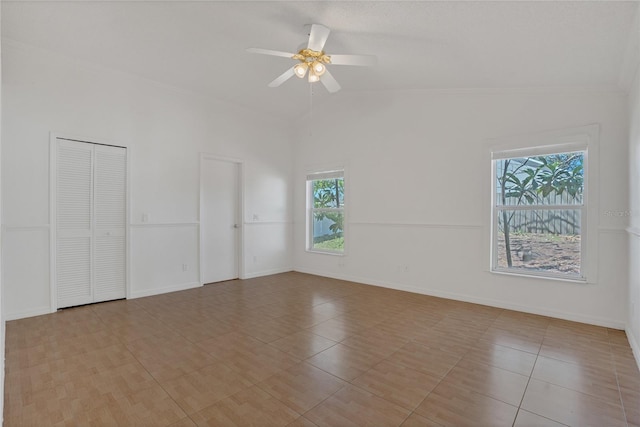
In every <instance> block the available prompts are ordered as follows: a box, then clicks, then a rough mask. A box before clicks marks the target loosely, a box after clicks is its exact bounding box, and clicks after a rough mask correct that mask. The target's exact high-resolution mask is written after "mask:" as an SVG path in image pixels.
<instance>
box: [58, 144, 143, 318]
mask: <svg viewBox="0 0 640 427" xmlns="http://www.w3.org/2000/svg"><path fill="white" fill-rule="evenodd" d="M58 139H63V140H69V141H75V142H82V143H87V144H95V145H108V146H112V147H121V148H124V149H126V150H127V154H126V157H125V158H126V169H125V171H126V174H127V176H126V180H125V204H126V208H125V297H126V299H129V298H131V286H130V271H131V263H130V259H129V258H130V256H129V254H130V253H131V239H130V236H131V226H130V220H129V218H130V210H131V199H130V195H131V192H130V186H131V185H130V184H131V154H132V153H131V148H130V147H129V144H126V143H122V142H114V141H109V140H105V139H104V138H94V137H87V136H80V135H73V134H69V133H63V132H50V133H49V285H50V286H49V292H50V312H51V313H55V312H56V311H58V285H57V283H56V277H57V275H56V274H57V271H56V252H57V248H56V243H57V214H56V202H57V186H56V173H57V167H58V165H57V160H56V157H57V155H56V153H57V144H58Z"/></svg>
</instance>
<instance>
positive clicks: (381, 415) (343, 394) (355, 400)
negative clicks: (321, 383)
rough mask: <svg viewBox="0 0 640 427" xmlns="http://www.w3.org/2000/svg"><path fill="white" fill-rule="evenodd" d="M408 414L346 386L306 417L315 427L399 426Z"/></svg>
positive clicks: (405, 410) (381, 400) (370, 395)
mask: <svg viewBox="0 0 640 427" xmlns="http://www.w3.org/2000/svg"><path fill="white" fill-rule="evenodd" d="M409 413H410V411H409V410H407V409H403V408H401V407H399V406H397V405H394V404H392V403H390V402H388V401H386V400H384V399H381V398H379V397H377V396H375V395H373V394H371V393H368V392H366V391H364V390H361V389H359V388H357V387H353V386H348V387H345V388H343V389H342V390H340V391H338V392H337V393H335V394H334V395H332V396H331V397H329V398H328V399H327V400H325V401H324V402H322V403H321V404H320V405H318V406H316V407H315V408H313V409H312V410H310V411H309V412H307V413H306V414H304V416H305V418H308V419H309V420H311V421H312V422H314V423H315V424H317V425H318V426H319V427H323V426H327V427H330V426H331V427H333V426H345V427H346V426H378V427H385V426H399V425H400V424H402V422H403V421H404V420H405V419H406V418H407V417H408V416H409Z"/></svg>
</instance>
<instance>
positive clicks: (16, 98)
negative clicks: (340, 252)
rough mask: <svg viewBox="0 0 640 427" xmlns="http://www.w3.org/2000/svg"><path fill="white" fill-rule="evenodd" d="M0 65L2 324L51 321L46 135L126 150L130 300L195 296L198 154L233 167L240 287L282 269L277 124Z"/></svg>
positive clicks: (33, 66)
mask: <svg viewBox="0 0 640 427" xmlns="http://www.w3.org/2000/svg"><path fill="white" fill-rule="evenodd" d="M2 56H3V64H4V65H3V66H4V72H3V75H2V86H3V92H2V98H3V103H4V109H3V111H2V118H3V122H4V123H5V126H3V128H2V141H3V151H4V152H3V157H2V183H3V189H2V190H3V199H4V202H3V257H4V266H5V268H4V271H3V275H4V280H3V287H4V290H5V315H6V317H7V318H9V319H13V318H19V317H25V316H30V315H36V314H41V313H45V312H49V311H50V310H51V307H50V294H49V289H50V285H49V204H48V200H49V199H48V198H49V132H50V131H57V132H66V133H69V134H72V135H83V136H87V137H94V138H99V139H104V140H109V141H114V142H116V143H121V144H125V145H127V146H128V148H129V151H128V153H129V159H130V162H131V168H130V170H131V176H130V223H131V224H132V227H131V229H130V232H131V233H130V240H131V242H130V250H131V254H130V255H131V256H130V260H131V263H130V288H129V291H130V295H131V296H132V297H137V296H143V295H151V294H155V293H161V292H167V291H171V290H178V289H184V288H188V287H191V286H197V285H199V277H198V234H199V231H198V230H199V228H198V221H199V218H198V212H199V208H198V204H199V153H201V152H206V153H211V154H213V155H217V156H222V157H233V158H238V159H242V160H243V161H244V181H245V188H244V205H245V213H244V216H245V218H244V220H245V225H246V227H245V232H244V244H245V263H244V267H245V269H244V275H245V276H247V277H252V276H257V275H262V274H268V273H272V272H279V271H288V270H290V269H291V268H292V265H291V239H292V225H291V224H292V221H291V209H292V205H291V197H292V190H291V188H290V183H291V169H292V155H291V151H292V149H291V140H292V137H291V135H290V134H289V133H288V131H286V130H285V129H287V126H285V123H284V122H280V121H278V120H276V119H271V118H269V117H265V116H264V114H255V113H252V112H251V111H247V110H244V109H240V108H236V107H235V106H233V105H229V104H226V103H222V102H217V101H214V100H210V99H205V98H201V97H199V96H197V95H194V94H188V93H184V92H181V91H178V90H176V89H173V88H170V87H166V86H163V85H160V84H157V83H154V82H150V81H147V80H143V79H140V78H137V77H134V76H130V75H126V74H122V73H119V72H116V71H112V70H106V69H102V68H98V67H96V66H93V65H89V64H85V63H81V62H78V61H76V60H72V59H68V58H65V57H62V56H59V55H57V54H54V53H51V52H46V51H42V50H39V49H36V48H32V47H28V46H24V45H21V44H18V43H14V42H10V41H6V40H5V41H4V42H3V49H2ZM143 215H146V216H147V218H148V220H147V221H146V222H144V223H143V222H142V221H143V219H142V218H143ZM254 215H257V216H258V218H259V220H258V221H254ZM254 260H255V261H254ZM182 264H188V266H189V268H188V271H186V272H183V271H182Z"/></svg>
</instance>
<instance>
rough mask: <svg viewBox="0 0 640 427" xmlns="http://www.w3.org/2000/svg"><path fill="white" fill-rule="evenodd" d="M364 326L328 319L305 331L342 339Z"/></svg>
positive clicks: (337, 339) (359, 330)
mask: <svg viewBox="0 0 640 427" xmlns="http://www.w3.org/2000/svg"><path fill="white" fill-rule="evenodd" d="M365 329H366V328H365V327H363V326H359V325H356V324H353V323H350V322H349V321H346V320H338V319H329V320H326V321H324V322H322V323H318V324H317V325H314V326H312V327H310V328H308V329H307V331H309V332H311V333H314V334H316V335H321V336H323V337H325V338H329V339H330V340H333V341H342V340H343V339H345V338H347V337H350V336H352V335H355V334H357V333H358V332H362V331H363V330H365Z"/></svg>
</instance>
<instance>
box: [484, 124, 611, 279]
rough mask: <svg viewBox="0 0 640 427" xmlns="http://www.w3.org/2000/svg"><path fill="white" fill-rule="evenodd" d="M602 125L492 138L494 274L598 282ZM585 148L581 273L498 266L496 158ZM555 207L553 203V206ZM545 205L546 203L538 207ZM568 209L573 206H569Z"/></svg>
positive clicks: (491, 255) (491, 258) (491, 264)
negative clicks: (570, 273) (573, 273)
mask: <svg viewBox="0 0 640 427" xmlns="http://www.w3.org/2000/svg"><path fill="white" fill-rule="evenodd" d="M599 136H600V126H599V125H598V124H592V125H587V126H582V127H577V128H569V129H561V130H555V131H549V132H541V133H537V134H528V135H521V136H511V137H508V138H500V139H494V140H491V141H489V154H490V164H491V168H490V169H491V175H490V185H489V188H490V189H491V190H490V191H491V197H490V200H491V202H490V208H489V209H488V213H489V215H490V217H489V218H488V223H489V224H490V227H489V233H488V235H489V236H488V237H489V240H488V244H489V245H490V249H491V250H490V251H489V257H488V258H489V259H488V265H489V271H490V272H491V273H494V274H503V275H511V276H519V277H531V278H539V279H545V280H555V281H562V282H571V283H577V284H585V283H596V280H597V266H598V221H597V219H598V216H597V214H598V185H597V183H598V182H599V181H598V172H599V171H598V163H599V159H598V155H599ZM573 151H584V152H585V155H584V156H585V157H584V165H585V170H584V188H585V192H584V194H583V204H582V206H580V205H576V207H575V208H576V209H581V210H582V218H581V240H580V243H581V248H580V251H581V275H580V276H569V275H564V274H560V273H557V274H554V273H544V272H535V271H529V270H523V271H519V270H517V269H513V268H511V269H509V268H498V267H497V243H496V236H497V234H496V232H495V231H496V230H497V226H498V216H497V203H496V200H495V197H496V182H495V173H496V171H495V160H500V159H505V158H514V157H530V156H537V155H545V154H553V153H561V152H573ZM552 207H553V206H552ZM540 208H542V209H545V208H547V207H546V206H543V207H539V208H538V209H540ZM566 208H567V209H573V207H571V206H567V207H566Z"/></svg>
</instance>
